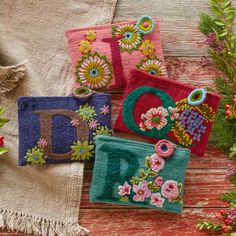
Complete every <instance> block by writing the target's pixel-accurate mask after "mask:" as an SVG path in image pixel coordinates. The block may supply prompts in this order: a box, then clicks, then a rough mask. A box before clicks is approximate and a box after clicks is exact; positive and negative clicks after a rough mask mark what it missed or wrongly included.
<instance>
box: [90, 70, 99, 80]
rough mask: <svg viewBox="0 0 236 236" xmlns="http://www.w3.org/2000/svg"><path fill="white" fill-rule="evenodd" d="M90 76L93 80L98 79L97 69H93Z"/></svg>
mask: <svg viewBox="0 0 236 236" xmlns="http://www.w3.org/2000/svg"><path fill="white" fill-rule="evenodd" d="M90 76H91V77H93V78H95V77H97V76H98V70H97V69H95V68H93V69H91V71H90Z"/></svg>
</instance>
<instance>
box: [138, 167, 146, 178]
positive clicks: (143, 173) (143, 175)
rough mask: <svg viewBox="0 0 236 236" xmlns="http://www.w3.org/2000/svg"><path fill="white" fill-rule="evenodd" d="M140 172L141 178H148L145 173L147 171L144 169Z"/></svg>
mask: <svg viewBox="0 0 236 236" xmlns="http://www.w3.org/2000/svg"><path fill="white" fill-rule="evenodd" d="M139 172H140V176H141V177H145V176H146V173H145V171H144V170H143V169H141V170H140V171H139Z"/></svg>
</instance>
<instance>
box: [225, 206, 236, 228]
mask: <svg viewBox="0 0 236 236" xmlns="http://www.w3.org/2000/svg"><path fill="white" fill-rule="evenodd" d="M227 218H228V219H229V223H230V224H233V225H235V224H236V208H230V209H229V211H228V215H227Z"/></svg>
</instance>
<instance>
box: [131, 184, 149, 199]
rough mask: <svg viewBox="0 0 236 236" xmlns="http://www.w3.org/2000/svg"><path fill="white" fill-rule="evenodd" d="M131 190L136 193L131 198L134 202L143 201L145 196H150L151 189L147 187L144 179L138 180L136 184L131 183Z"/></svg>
mask: <svg viewBox="0 0 236 236" xmlns="http://www.w3.org/2000/svg"><path fill="white" fill-rule="evenodd" d="M133 191H134V192H135V193H136V195H134V196H133V200H134V201H136V202H143V201H144V200H145V198H148V197H150V196H151V191H150V190H149V189H148V183H147V181H146V180H143V181H141V182H139V184H138V185H133Z"/></svg>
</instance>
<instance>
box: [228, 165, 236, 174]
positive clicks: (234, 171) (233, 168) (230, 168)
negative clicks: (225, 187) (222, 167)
mask: <svg viewBox="0 0 236 236" xmlns="http://www.w3.org/2000/svg"><path fill="white" fill-rule="evenodd" d="M235 173H236V168H235V167H234V166H232V165H231V164H230V163H229V164H228V167H227V170H226V176H228V177H229V176H231V175H234V174H235Z"/></svg>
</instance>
